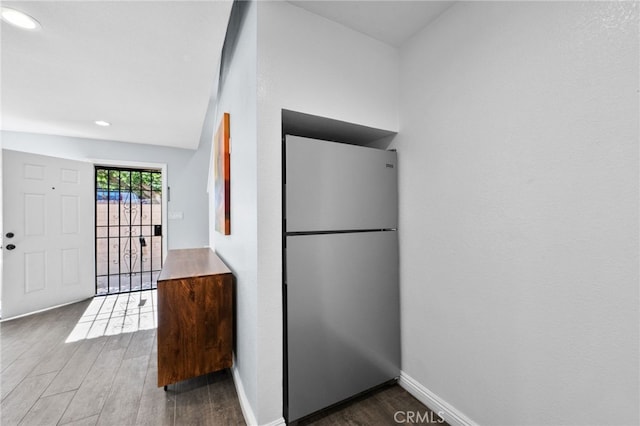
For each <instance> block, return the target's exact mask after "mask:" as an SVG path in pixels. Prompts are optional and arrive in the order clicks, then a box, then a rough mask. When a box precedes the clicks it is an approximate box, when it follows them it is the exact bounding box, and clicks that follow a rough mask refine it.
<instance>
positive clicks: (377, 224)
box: [283, 136, 400, 422]
mask: <svg viewBox="0 0 640 426" xmlns="http://www.w3.org/2000/svg"><path fill="white" fill-rule="evenodd" d="M284 159H285V168H284V170H285V174H284V178H283V180H284V195H285V202H284V204H285V206H284V215H285V217H284V230H285V233H284V240H285V241H284V259H285V262H284V269H285V274H284V297H285V322H286V336H285V364H286V366H285V374H286V377H285V416H286V418H287V420H288V421H289V422H292V421H295V420H298V419H300V418H302V417H305V416H307V415H309V414H311V413H314V412H316V411H318V410H321V409H323V408H326V407H328V406H331V405H333V404H335V403H338V402H340V401H342V400H345V399H347V398H350V397H352V396H354V395H357V394H359V393H361V392H363V391H366V390H368V389H371V388H373V387H375V386H377V385H380V384H383V383H385V382H388V381H390V380H392V379H394V378H396V377H398V376H399V374H400V370H399V366H400V314H399V289H398V236H397V232H396V230H397V222H398V207H397V206H398V195H397V183H398V179H397V156H396V153H395V152H392V151H384V150H379V149H373V148H366V147H361V146H354V145H347V144H341V143H335V142H327V141H320V140H315V139H308V138H302V137H298V136H286V139H285V158H284Z"/></svg>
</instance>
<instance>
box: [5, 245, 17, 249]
mask: <svg viewBox="0 0 640 426" xmlns="http://www.w3.org/2000/svg"><path fill="white" fill-rule="evenodd" d="M14 248H16V246H14V245H13V244H8V245H7V250H13V249H14Z"/></svg>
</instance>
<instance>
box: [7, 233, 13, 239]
mask: <svg viewBox="0 0 640 426" xmlns="http://www.w3.org/2000/svg"><path fill="white" fill-rule="evenodd" d="M5 236H6V237H7V238H13V232H7V233H6V234H5Z"/></svg>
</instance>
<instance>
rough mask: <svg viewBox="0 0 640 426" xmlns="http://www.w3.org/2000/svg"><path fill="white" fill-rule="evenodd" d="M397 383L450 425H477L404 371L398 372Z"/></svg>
mask: <svg viewBox="0 0 640 426" xmlns="http://www.w3.org/2000/svg"><path fill="white" fill-rule="evenodd" d="M398 383H399V384H400V386H401V387H402V388H404V389H405V390H406V391H407V392H409V393H410V394H411V395H413V396H414V397H415V398H416V399H417V400H418V401H420V402H422V403H423V404H424V405H426V406H427V407H429V409H430V410H432V411H433V412H435V413H436V414H438V415H439V416H441V417H442V418H443V419H444V420H446V422H447V423H449V424H450V425H452V426H454V425H455V426H478V424H477V423H476V422H474V421H473V420H471V419H470V418H469V417H467V416H465V415H464V414H463V413H462V412H461V411H460V410H458V409H457V408H455V407H454V406H453V405H451V404H449V403H448V402H447V401H445V400H444V399H442V398H440V397H439V396H438V395H436V394H435V393H433V392H432V391H430V390H429V389H427V388H426V387H424V386H423V385H422V384H421V383H420V382H418V381H417V380H415V379H414V378H413V377H411V376H409V375H408V374H407V373H405V372H404V371H401V372H400V381H399V382H398Z"/></svg>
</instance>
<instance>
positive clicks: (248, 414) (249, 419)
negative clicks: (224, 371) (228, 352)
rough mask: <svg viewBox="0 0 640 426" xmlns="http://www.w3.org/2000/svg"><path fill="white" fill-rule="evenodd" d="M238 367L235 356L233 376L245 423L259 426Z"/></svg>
mask: <svg viewBox="0 0 640 426" xmlns="http://www.w3.org/2000/svg"><path fill="white" fill-rule="evenodd" d="M236 365H237V363H236V357H235V356H234V357H233V367H231V374H232V375H233V383H234V384H235V385H236V393H237V394H238V400H240V409H241V410H242V415H243V416H244V421H245V423H247V426H257V425H258V421H257V420H256V416H255V414H253V409H252V408H251V404H250V403H249V399H247V394H246V393H245V391H244V386H242V379H241V378H240V373H238V368H237V367H236Z"/></svg>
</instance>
